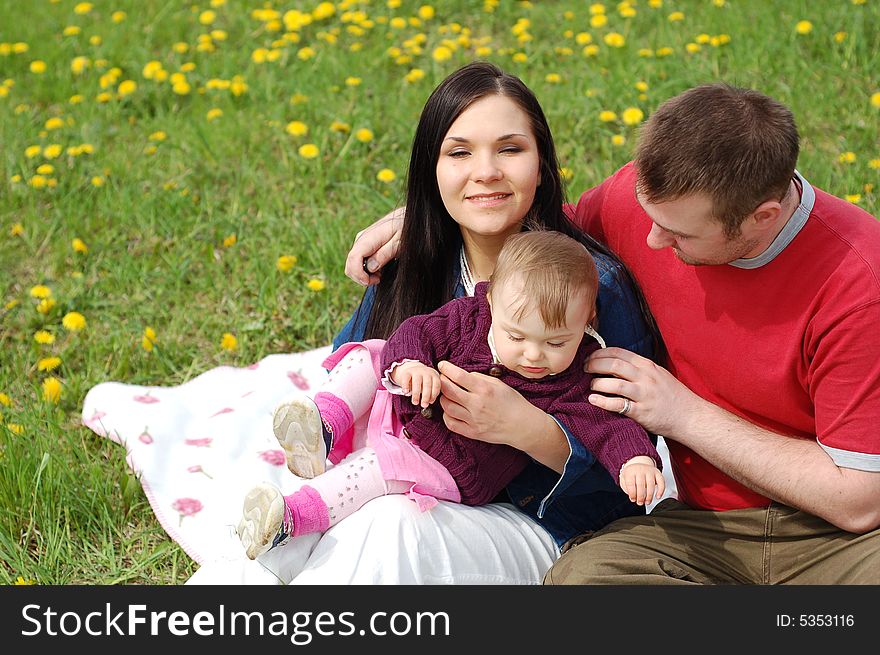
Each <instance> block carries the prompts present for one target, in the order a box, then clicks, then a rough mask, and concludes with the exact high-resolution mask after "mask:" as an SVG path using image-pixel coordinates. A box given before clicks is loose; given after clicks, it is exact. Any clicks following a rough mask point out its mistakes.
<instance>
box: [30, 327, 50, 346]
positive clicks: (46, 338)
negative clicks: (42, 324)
mask: <svg viewBox="0 0 880 655" xmlns="http://www.w3.org/2000/svg"><path fill="white" fill-rule="evenodd" d="M34 341H36V342H37V343H38V344H40V345H43V346H49V345H51V344H53V343H55V335H54V334H52V333H51V332H49V331H48V330H38V331H37V332H34Z"/></svg>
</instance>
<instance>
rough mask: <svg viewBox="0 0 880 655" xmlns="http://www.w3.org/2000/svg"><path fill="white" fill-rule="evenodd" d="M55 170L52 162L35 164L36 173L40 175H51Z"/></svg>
mask: <svg viewBox="0 0 880 655" xmlns="http://www.w3.org/2000/svg"><path fill="white" fill-rule="evenodd" d="M54 172H55V167H54V166H53V165H52V164H41V165H40V166H37V173H39V174H40V175H51V174H52V173H54Z"/></svg>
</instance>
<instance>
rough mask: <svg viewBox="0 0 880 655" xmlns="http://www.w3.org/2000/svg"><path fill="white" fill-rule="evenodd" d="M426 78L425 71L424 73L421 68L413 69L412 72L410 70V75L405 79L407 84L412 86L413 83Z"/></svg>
mask: <svg viewBox="0 0 880 655" xmlns="http://www.w3.org/2000/svg"><path fill="white" fill-rule="evenodd" d="M424 77H425V71H423V70H422V69H421V68H413V69H412V70H410V72H409V73H407V74H406V75H405V76H404V78H403V79H405V80H406V81H407V82H409V83H410V84H412V83H413V82H418V81H419V80H421V79H423V78H424Z"/></svg>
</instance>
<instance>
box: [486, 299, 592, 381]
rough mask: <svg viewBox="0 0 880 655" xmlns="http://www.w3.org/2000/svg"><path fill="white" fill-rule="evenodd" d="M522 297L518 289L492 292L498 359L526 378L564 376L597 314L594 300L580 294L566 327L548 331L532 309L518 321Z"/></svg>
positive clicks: (571, 307)
mask: <svg viewBox="0 0 880 655" xmlns="http://www.w3.org/2000/svg"><path fill="white" fill-rule="evenodd" d="M522 297H523V296H522V291H521V290H520V288H519V285H515V284H504V285H496V286H495V287H494V288H493V289H492V297H491V298H490V304H491V307H492V338H493V339H494V341H495V351H496V352H497V354H498V358H499V359H500V360H501V363H502V364H504V366H506V367H507V368H509V369H510V370H511V371H516V372H517V373H519V374H520V375H522V376H524V377H527V378H533V379H538V378H543V377H546V376H547V375H551V374H554V373H561V372H562V371H564V370H565V369H567V368H568V367H569V366H571V362H572V361H573V360H574V356H575V354H576V353H577V349H578V346H579V345H580V343H581V339H583V337H584V328H586V327H587V324H588V323H589V322H590V321H591V320H592V318H593V315H594V314H595V309H594V305H595V298H593V297H592V294H589V293H579V294H577V295H576V296H575V297H573V298H572V299H571V300H570V301H569V303H568V309H567V312H566V316H565V325H563V326H561V327H558V328H549V327H547V326H546V325H545V324H544V321H543V319H542V318H541V314H540V312H539V311H538V309H537V308H534V309H533V308H529V309H527V310H526V312H525V313H524V315H523V316H521V317H520V318H518V319H517V318H515V315H516V313H517V311H516V310H517V309H518V308H519V307H520V305H521V303H522ZM527 297H528V296H526V298H527Z"/></svg>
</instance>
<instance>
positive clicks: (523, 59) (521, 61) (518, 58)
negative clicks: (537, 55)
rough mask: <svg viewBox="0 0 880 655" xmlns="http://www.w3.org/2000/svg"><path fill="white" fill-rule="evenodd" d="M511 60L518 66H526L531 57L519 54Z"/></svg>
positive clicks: (522, 53)
mask: <svg viewBox="0 0 880 655" xmlns="http://www.w3.org/2000/svg"><path fill="white" fill-rule="evenodd" d="M511 59H512V60H513V61H514V62H515V63H517V64H524V63H526V62H527V61H528V60H529V57H528V55H526V53H524V52H517V53H516V54H514V55H513V57H511Z"/></svg>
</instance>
